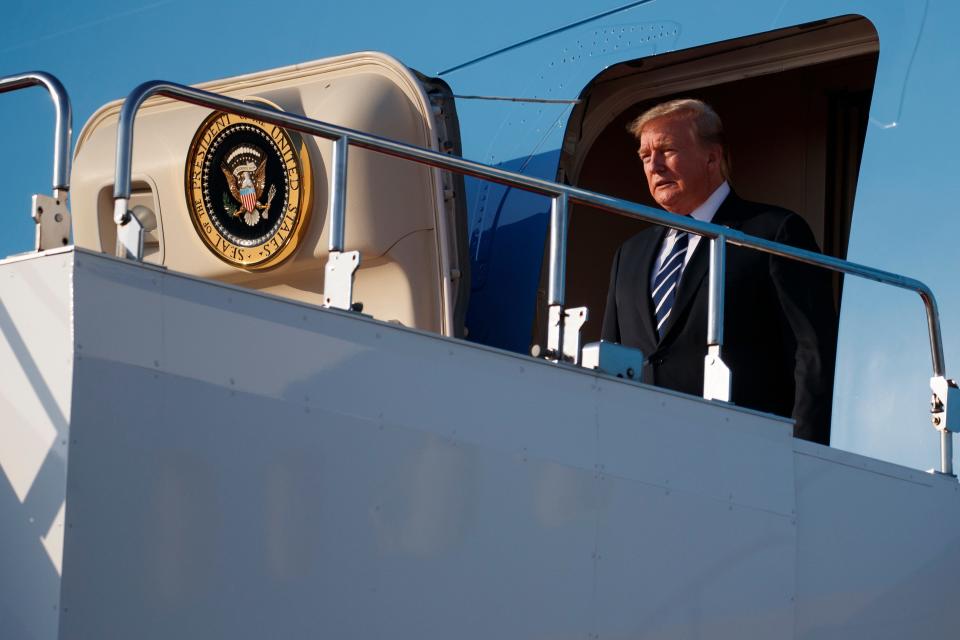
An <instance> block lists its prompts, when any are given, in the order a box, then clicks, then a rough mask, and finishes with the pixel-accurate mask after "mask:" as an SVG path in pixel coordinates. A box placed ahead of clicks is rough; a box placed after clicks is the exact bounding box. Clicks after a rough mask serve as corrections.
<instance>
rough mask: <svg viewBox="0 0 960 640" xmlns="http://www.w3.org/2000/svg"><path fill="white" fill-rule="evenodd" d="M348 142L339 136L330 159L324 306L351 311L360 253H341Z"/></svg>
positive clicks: (344, 218) (345, 198) (345, 208)
mask: <svg viewBox="0 0 960 640" xmlns="http://www.w3.org/2000/svg"><path fill="white" fill-rule="evenodd" d="M349 149H350V139H349V138H348V137H347V136H346V135H341V136H339V137H337V138H335V139H334V140H333V148H332V152H331V157H330V199H329V206H328V207H327V208H328V211H329V215H330V252H329V255H328V257H327V265H326V267H325V269H324V279H323V300H324V306H325V307H333V308H335V309H346V310H349V309H352V308H353V276H354V273H355V272H356V271H357V267H359V266H360V252H359V251H344V250H343V243H344V226H345V223H346V214H347V204H346V202H347V154H348V151H349Z"/></svg>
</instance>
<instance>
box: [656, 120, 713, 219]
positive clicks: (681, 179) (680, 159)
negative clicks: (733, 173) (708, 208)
mask: <svg viewBox="0 0 960 640" xmlns="http://www.w3.org/2000/svg"><path fill="white" fill-rule="evenodd" d="M638 153H639V155H640V159H641V160H642V161H643V172H644V173H645V174H646V176H647V186H648V187H649V188H650V195H652V196H653V199H654V200H656V201H657V204H659V205H660V206H661V207H663V208H664V209H666V210H667V211H670V212H671V213H679V214H683V215H689V214H690V213H692V212H693V210H694V209H696V208H697V207H699V206H700V205H701V204H702V203H703V202H704V201H705V200H706V199H707V198H709V197H710V194H711V193H713V192H714V190H715V189H716V188H717V187H719V186H720V184H721V183H722V182H723V176H722V175H721V173H720V157H721V156H720V154H721V149H720V147H719V145H711V144H703V143H701V142H700V140H698V139H697V135H696V132H695V130H694V125H693V121H692V120H691V119H689V118H686V117H683V116H666V117H663V118H657V119H656V120H651V121H650V122H648V123H647V124H646V126H644V128H643V131H642V132H641V134H640V149H639V150H638Z"/></svg>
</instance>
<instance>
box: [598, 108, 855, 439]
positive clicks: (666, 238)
mask: <svg viewBox="0 0 960 640" xmlns="http://www.w3.org/2000/svg"><path fill="white" fill-rule="evenodd" d="M630 130H631V133H633V134H634V136H636V137H637V139H638V140H639V142H640V148H639V155H640V158H641V160H642V161H643V169H644V173H645V175H646V178H647V185H648V187H649V188H650V193H651V195H652V196H653V198H654V200H656V201H657V203H658V204H659V205H660V206H661V207H663V208H664V209H666V210H667V211H670V212H672V213H677V214H681V215H691V216H693V217H695V218H697V219H699V220H704V221H707V222H713V223H715V224H720V225H724V226H727V227H730V228H731V229H737V230H739V231H742V232H744V233H747V234H750V235H754V236H758V237H760V238H766V239H769V240H773V241H775V242H781V243H784V244H789V245H793V246H796V247H801V248H804V249H810V250H813V251H818V250H819V249H818V248H817V245H816V241H815V240H814V237H813V233H812V232H811V231H810V227H809V226H808V225H807V223H806V222H805V221H804V220H803V218H801V217H800V216H798V215H797V214H795V213H792V212H790V211H787V210H786V209H782V208H780V207H775V206H770V205H765V204H759V203H755V202H748V201H746V200H742V199H741V198H739V197H738V196H737V195H736V194H735V193H733V191H732V190H731V189H730V186H729V184H728V183H727V176H728V169H727V158H726V151H725V148H724V145H723V140H722V136H723V130H722V125H721V123H720V119H719V117H717V115H716V113H714V112H713V110H712V109H711V108H710V107H709V106H707V105H706V104H704V103H703V102H700V101H698V100H674V101H671V102H667V103H664V104H661V105H658V106H657V107H654V108H653V109H651V110H649V111H647V112H646V113H644V114H643V115H641V116H640V117H639V118H637V119H636V120H634V121H633V123H632V124H631V127H630ZM708 267H709V241H708V240H702V239H700V238H699V237H698V236H695V235H691V234H686V233H684V232H679V233H678V232H676V231H675V230H668V229H666V228H664V227H659V226H651V227H649V228H647V229H645V230H644V231H642V232H641V233H640V234H638V235H636V236H634V237H633V238H631V239H630V240H628V241H627V242H625V243H624V244H623V246H621V247H620V249H619V250H618V251H617V254H616V257H615V258H614V261H613V267H612V270H611V275H610V289H609V292H608V294H607V307H606V311H605V313H604V318H603V331H602V337H603V339H604V340H610V341H613V342H620V343H622V344H624V345H628V346H631V347H636V348H638V349H640V350H641V351H643V352H644V354H645V355H646V357H647V363H646V365H645V366H644V372H643V380H644V381H645V382H650V383H653V384H656V385H658V386H661V387H666V388H669V389H674V390H677V391H682V392H685V393H690V394H694V395H701V394H702V392H703V377H704V376H703V369H704V357H705V356H706V354H707V290H708V285H707V271H708ZM725 286H726V305H725V313H724V325H723V326H724V334H725V336H724V344H723V352H722V356H723V359H724V361H725V362H726V364H727V365H728V366H729V367H730V370H731V372H732V385H731V386H732V388H731V400H732V402H734V403H735V404H737V405H740V406H744V407H750V408H753V409H758V410H761V411H766V412H770V413H776V414H779V415H784V416H793V417H794V419H795V420H796V426H795V428H794V435H795V436H796V437H799V438H804V439H807V440H812V441H814V442H820V443H822V444H829V441H830V410H831V404H832V395H833V372H834V360H835V354H836V326H837V321H836V314H835V312H834V307H833V298H832V295H831V286H830V277H829V273H828V272H827V271H826V270H824V269H820V268H816V267H812V266H809V265H804V264H801V263H799V262H796V261H792V260H787V259H784V258H777V257H773V256H771V255H769V254H766V253H761V252H759V251H754V250H752V249H746V248H741V247H734V246H732V245H728V246H727V273H726V283H725Z"/></svg>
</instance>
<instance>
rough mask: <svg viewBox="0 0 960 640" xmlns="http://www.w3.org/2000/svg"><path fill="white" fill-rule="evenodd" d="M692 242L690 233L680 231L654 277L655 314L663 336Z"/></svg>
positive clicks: (658, 329)
mask: <svg viewBox="0 0 960 640" xmlns="http://www.w3.org/2000/svg"><path fill="white" fill-rule="evenodd" d="M689 243H690V234H689V233H687V232H686V231H678V232H677V237H676V241H674V243H673V248H672V249H670V253H669V254H667V257H666V258H665V259H664V261H663V264H662V265H660V269H659V270H658V271H657V275H656V277H655V278H654V279H653V292H652V294H651V295H652V296H653V315H654V316H655V317H656V320H657V335H659V336H660V337H661V338H662V337H663V327H664V325H665V324H666V322H667V318H669V317H670V310H671V309H673V301H674V298H676V297H677V284H679V282H680V273H681V272H682V271H683V261H684V259H685V258H686V256H687V245H688V244H689Z"/></svg>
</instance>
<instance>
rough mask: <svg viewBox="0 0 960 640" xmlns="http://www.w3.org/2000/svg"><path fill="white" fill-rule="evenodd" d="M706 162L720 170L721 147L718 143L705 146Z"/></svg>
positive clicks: (721, 162) (721, 159)
mask: <svg viewBox="0 0 960 640" xmlns="http://www.w3.org/2000/svg"><path fill="white" fill-rule="evenodd" d="M707 164H708V165H710V167H712V168H715V169H716V170H717V171H721V167H723V147H722V146H720V145H719V144H711V145H709V146H707Z"/></svg>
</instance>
